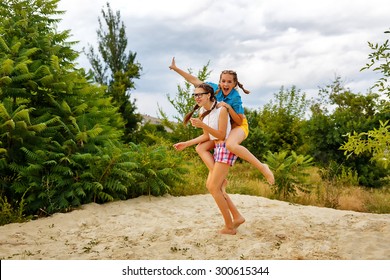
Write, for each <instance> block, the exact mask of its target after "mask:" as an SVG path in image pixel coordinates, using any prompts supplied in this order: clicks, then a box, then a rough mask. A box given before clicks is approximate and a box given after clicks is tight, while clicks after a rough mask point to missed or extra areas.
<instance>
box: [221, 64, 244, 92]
mask: <svg viewBox="0 0 390 280" xmlns="http://www.w3.org/2000/svg"><path fill="white" fill-rule="evenodd" d="M223 74H230V75H233V81H234V82H235V83H236V86H239V87H240V88H241V89H242V91H243V92H244V93H245V94H249V93H250V91H249V90H247V89H245V88H244V86H243V85H242V84H241V83H240V82H239V81H238V78H237V73H236V71H233V70H223V71H222V72H221V74H220V75H219V81H221V79H222V75H223ZM236 86H235V87H236ZM220 90H221V87H220V86H219V83H218V89H217V91H216V92H215V94H217V93H218V92H219V91H220Z"/></svg>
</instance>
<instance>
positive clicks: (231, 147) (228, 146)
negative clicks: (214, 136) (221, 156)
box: [226, 141, 238, 153]
mask: <svg viewBox="0 0 390 280" xmlns="http://www.w3.org/2000/svg"><path fill="white" fill-rule="evenodd" d="M237 146H238V145H237V143H233V142H231V141H227V142H226V149H228V150H229V151H230V152H232V153H234V151H235V150H236V149H237Z"/></svg>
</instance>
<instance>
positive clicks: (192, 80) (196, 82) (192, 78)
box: [169, 58, 203, 87]
mask: <svg viewBox="0 0 390 280" xmlns="http://www.w3.org/2000/svg"><path fill="white" fill-rule="evenodd" d="M169 69H171V70H173V71H175V72H176V73H178V74H179V75H180V76H182V77H183V78H184V79H186V80H187V81H188V82H189V83H190V84H193V85H194V86H195V87H197V86H199V85H200V84H202V83H203V82H202V81H201V80H199V79H198V78H197V77H195V76H193V75H191V74H190V73H187V72H185V71H183V70H182V69H180V68H179V67H177V66H176V62H175V58H172V63H171V65H170V66H169Z"/></svg>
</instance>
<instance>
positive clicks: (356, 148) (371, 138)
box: [340, 121, 390, 168]
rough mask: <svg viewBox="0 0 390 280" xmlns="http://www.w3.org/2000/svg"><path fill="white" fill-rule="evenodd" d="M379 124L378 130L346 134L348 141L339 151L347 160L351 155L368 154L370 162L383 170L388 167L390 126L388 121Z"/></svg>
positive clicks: (389, 158)
mask: <svg viewBox="0 0 390 280" xmlns="http://www.w3.org/2000/svg"><path fill="white" fill-rule="evenodd" d="M379 122H380V126H379V128H378V129H377V128H374V129H373V130H370V131H368V132H361V133H356V132H354V133H352V134H350V133H348V134H347V136H348V141H347V142H345V143H344V144H343V145H341V147H340V149H341V150H344V151H345V152H344V154H345V155H347V158H349V157H350V156H351V155H352V154H356V155H359V154H361V153H364V152H369V153H370V154H371V155H372V158H371V160H372V161H375V162H377V163H379V164H381V165H383V166H384V167H385V168H388V167H389V160H390V157H389V153H390V125H389V121H386V122H382V121H379Z"/></svg>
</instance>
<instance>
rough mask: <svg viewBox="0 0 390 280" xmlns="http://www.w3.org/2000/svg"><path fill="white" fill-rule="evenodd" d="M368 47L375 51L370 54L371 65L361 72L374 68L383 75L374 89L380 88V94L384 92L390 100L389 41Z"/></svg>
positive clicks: (369, 44) (370, 44) (389, 31)
mask: <svg viewBox="0 0 390 280" xmlns="http://www.w3.org/2000/svg"><path fill="white" fill-rule="evenodd" d="M385 33H387V34H390V30H388V31H385ZM368 46H369V47H370V48H371V50H372V51H373V52H372V53H371V54H369V56H368V59H369V60H370V62H369V63H367V64H366V66H364V67H363V68H362V69H361V70H360V71H363V70H367V69H370V68H372V67H374V69H373V70H374V71H375V72H380V73H382V75H383V76H382V77H381V78H380V79H379V80H378V81H377V82H376V83H375V85H374V86H373V88H378V91H379V92H383V93H385V94H386V95H387V97H388V98H390V85H389V81H388V79H389V77H390V47H389V40H386V41H385V42H384V43H383V44H381V45H380V44H378V43H376V44H374V43H371V42H368Z"/></svg>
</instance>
